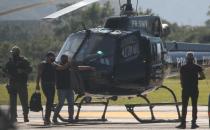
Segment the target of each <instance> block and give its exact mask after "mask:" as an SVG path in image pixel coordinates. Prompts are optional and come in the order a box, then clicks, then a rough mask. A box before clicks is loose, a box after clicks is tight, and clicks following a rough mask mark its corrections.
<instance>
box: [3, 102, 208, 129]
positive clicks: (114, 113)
mask: <svg viewBox="0 0 210 130" xmlns="http://www.w3.org/2000/svg"><path fill="white" fill-rule="evenodd" d="M1 107H3V108H4V109H6V106H1ZM180 110H181V109H180ZM76 111H77V108H76V107H75V112H76ZM136 111H138V112H137V114H138V115H140V117H141V118H142V119H150V112H149V109H148V107H139V108H137V109H136ZM188 111H189V112H188V116H187V128H190V125H191V122H190V121H191V114H192V113H191V107H189V108H188ZM207 111H208V107H207V106H199V107H198V120H197V122H198V124H199V125H200V128H199V129H202V130H203V129H209V123H208V121H209V120H208V112H207ZM102 112H103V106H83V107H82V109H81V114H80V119H81V121H79V122H76V123H74V124H68V123H59V124H58V125H54V124H53V125H51V126H50V127H46V126H44V125H43V121H42V114H41V112H30V114H29V120H30V122H29V123H23V116H22V109H21V107H20V106H18V123H17V124H16V125H17V127H18V129H19V130H26V129H30V130H39V129H43V128H44V129H45V130H58V129H59V130H67V129H71V130H101V129H102V130H110V129H114V130H128V129H132V130H137V129H138V130H139V129H145V130H146V129H148V130H162V129H165V130H168V129H175V126H176V125H178V124H179V123H178V122H176V123H149V124H142V123H139V122H138V121H136V120H135V119H134V118H133V116H132V115H131V114H130V113H128V112H127V110H126V108H125V107H124V106H109V107H108V109H107V113H106V118H107V119H108V121H95V120H87V119H99V118H101V114H102ZM154 114H155V117H156V119H177V113H176V108H175V107H174V106H156V107H155V108H154ZM61 115H62V117H64V118H67V117H68V112H67V107H66V106H65V107H64V108H63V109H62V111H61ZM75 115H76V113H75Z"/></svg>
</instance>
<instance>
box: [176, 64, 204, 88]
mask: <svg viewBox="0 0 210 130" xmlns="http://www.w3.org/2000/svg"><path fill="white" fill-rule="evenodd" d="M202 71H203V69H202V67H201V66H199V65H197V64H190V63H189V64H186V65H183V66H182V67H181V69H180V75H181V81H182V87H183V90H198V74H199V72H202Z"/></svg>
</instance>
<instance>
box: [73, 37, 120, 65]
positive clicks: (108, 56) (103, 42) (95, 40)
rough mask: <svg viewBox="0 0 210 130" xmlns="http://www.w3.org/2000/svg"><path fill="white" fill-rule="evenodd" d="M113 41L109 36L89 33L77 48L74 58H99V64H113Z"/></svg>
mask: <svg viewBox="0 0 210 130" xmlns="http://www.w3.org/2000/svg"><path fill="white" fill-rule="evenodd" d="M115 43H116V42H115V39H114V38H113V37H111V36H108V35H100V34H91V35H90V37H89V38H88V39H87V40H86V41H85V42H84V43H83V44H82V46H81V48H80V49H79V50H78V53H77V54H76V56H75V60H76V61H79V62H82V61H86V60H88V62H90V61H92V62H97V61H94V59H99V62H100V64H104V65H108V66H110V65H112V64H113V57H114V56H113V55H114V49H115ZM95 64H97V63H95Z"/></svg>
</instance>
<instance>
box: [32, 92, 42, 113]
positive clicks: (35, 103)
mask: <svg viewBox="0 0 210 130" xmlns="http://www.w3.org/2000/svg"><path fill="white" fill-rule="evenodd" d="M30 110H31V111H34V112H39V111H43V108H42V103H41V94H40V93H39V92H34V93H33V94H32V96H31V100H30Z"/></svg>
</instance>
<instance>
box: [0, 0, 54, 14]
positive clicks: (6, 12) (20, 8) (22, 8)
mask: <svg viewBox="0 0 210 130" xmlns="http://www.w3.org/2000/svg"><path fill="white" fill-rule="evenodd" d="M52 2H55V0H48V1H47V2H40V3H35V4H30V5H25V6H21V7H17V8H14V9H10V10H6V11H3V12H0V16H3V15H7V14H10V13H14V12H17V11H21V10H25V9H29V8H34V7H39V6H43V5H47V4H49V3H52Z"/></svg>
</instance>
